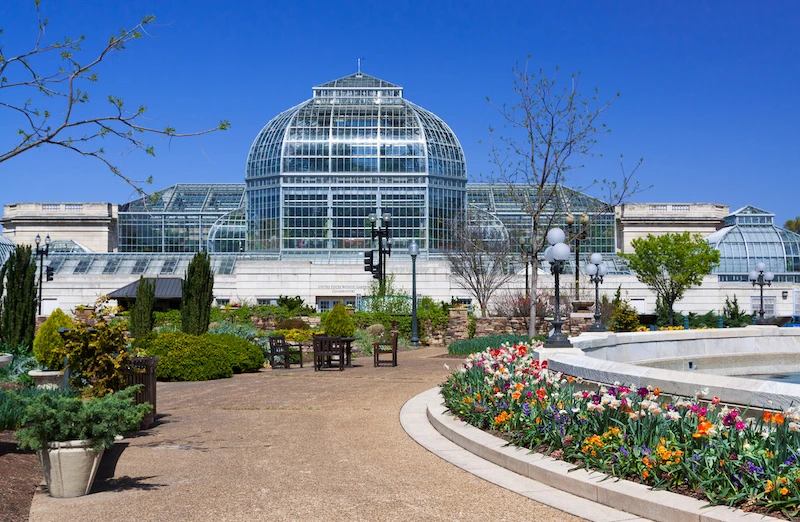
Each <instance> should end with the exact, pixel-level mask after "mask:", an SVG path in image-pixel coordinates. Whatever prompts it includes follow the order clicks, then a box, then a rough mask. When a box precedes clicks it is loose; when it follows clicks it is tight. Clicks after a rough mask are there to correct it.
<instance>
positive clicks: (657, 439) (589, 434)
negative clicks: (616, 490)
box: [441, 345, 800, 516]
mask: <svg viewBox="0 0 800 522" xmlns="http://www.w3.org/2000/svg"><path fill="white" fill-rule="evenodd" d="M441 393H442V396H443V397H444V399H445V405H446V406H447V407H448V408H449V409H450V411H451V412H453V413H454V414H455V415H457V416H458V417H459V418H460V419H462V420H463V421H465V422H468V423H470V424H472V425H475V426H478V427H480V428H483V429H491V430H496V431H500V432H502V433H503V434H504V436H506V437H507V438H508V440H511V441H512V442H513V443H514V444H517V445H520V446H524V447H527V448H530V449H533V450H539V451H543V452H545V453H549V454H550V455H551V456H553V457H555V458H561V459H564V460H567V461H570V462H574V463H576V464H577V465H578V467H585V468H590V469H596V470H598V471H602V472H604V473H607V474H609V475H614V476H617V477H621V478H626V479H629V480H633V481H637V482H641V483H644V484H647V485H650V486H652V487H654V488H659V489H670V490H673V491H687V490H688V491H693V492H698V493H701V494H702V495H704V496H705V497H706V498H707V499H708V500H709V502H710V503H711V504H726V505H730V506H742V507H752V506H764V508H765V510H767V511H771V510H780V511H782V512H784V513H785V514H787V515H789V516H795V515H796V514H797V513H798V511H800V462H799V460H800V407H792V408H789V409H787V410H785V411H781V412H766V413H764V415H763V416H758V417H755V418H754V417H752V416H747V415H745V413H746V412H742V411H740V410H739V409H736V408H730V407H726V406H723V405H721V404H720V402H719V399H717V398H716V397H714V398H707V397H705V394H706V393H707V391H705V390H701V391H699V392H697V394H696V396H695V397H693V398H674V397H665V396H663V395H662V394H661V391H660V390H659V389H658V388H652V387H634V386H625V385H623V384H620V383H614V384H613V385H589V384H588V383H585V382H583V381H582V380H581V379H576V378H574V377H571V376H567V375H563V374H561V373H558V372H553V371H550V370H549V369H548V368H547V364H546V362H545V363H540V362H539V361H536V360H534V359H533V357H532V354H531V347H530V346H528V345H504V346H501V347H500V348H497V349H488V350H486V351H485V352H482V353H478V354H473V355H470V356H469V357H468V358H467V359H466V361H465V364H464V367H463V368H462V369H461V370H460V371H458V372H455V373H453V374H452V375H451V376H450V377H449V378H448V379H447V381H445V383H444V384H442V387H441Z"/></svg>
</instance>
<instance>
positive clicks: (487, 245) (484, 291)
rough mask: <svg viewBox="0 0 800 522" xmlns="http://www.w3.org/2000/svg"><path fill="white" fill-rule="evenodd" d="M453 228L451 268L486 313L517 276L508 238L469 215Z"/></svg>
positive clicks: (457, 221)
mask: <svg viewBox="0 0 800 522" xmlns="http://www.w3.org/2000/svg"><path fill="white" fill-rule="evenodd" d="M450 229H451V238H452V240H451V241H452V243H451V248H450V250H448V251H447V252H445V255H446V256H447V260H448V261H449V262H450V270H451V272H452V274H453V275H454V276H455V278H456V280H457V281H458V282H459V283H460V284H461V285H462V286H463V287H464V288H465V289H467V290H469V291H470V292H471V293H472V295H473V296H474V297H475V299H476V300H477V301H478V304H479V305H480V307H481V312H482V313H483V314H484V315H485V314H486V312H487V309H488V307H489V300H490V299H491V298H492V295H493V294H494V293H495V292H496V291H497V290H499V289H500V288H501V287H503V286H504V285H505V284H506V283H507V282H508V281H509V280H510V279H511V278H512V277H514V275H515V271H514V269H515V268H516V266H515V258H514V255H513V253H512V249H511V245H510V243H509V240H508V237H507V236H503V235H498V234H497V231H496V230H493V229H491V228H490V227H486V226H484V224H482V223H480V222H477V220H475V219H474V218H471V219H468V217H467V215H462V216H461V217H458V218H456V219H454V220H453V221H452V222H451V226H450Z"/></svg>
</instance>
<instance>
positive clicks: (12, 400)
mask: <svg viewBox="0 0 800 522" xmlns="http://www.w3.org/2000/svg"><path fill="white" fill-rule="evenodd" d="M42 394H47V395H64V396H67V397H75V396H76V395H77V393H76V392H75V391H73V390H61V389H55V390H49V389H44V388H36V387H31V388H25V389H22V390H19V391H15V390H0V430H16V429H17V428H19V427H21V426H22V422H23V419H24V416H25V407H26V401H28V400H30V399H35V398H36V397H38V396H39V395H42Z"/></svg>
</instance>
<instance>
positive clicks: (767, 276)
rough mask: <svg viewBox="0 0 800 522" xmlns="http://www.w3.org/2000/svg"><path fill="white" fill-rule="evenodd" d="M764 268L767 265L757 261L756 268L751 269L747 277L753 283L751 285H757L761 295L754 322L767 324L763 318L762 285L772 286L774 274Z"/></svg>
mask: <svg viewBox="0 0 800 522" xmlns="http://www.w3.org/2000/svg"><path fill="white" fill-rule="evenodd" d="M766 269H767V265H765V264H764V263H758V264H757V265H756V269H755V270H752V271H751V272H750V275H749V277H748V279H750V282H751V283H753V286H756V285H758V286H759V293H760V295H761V300H760V305H759V308H758V320H757V321H756V324H768V323H767V321H766V319H764V286H772V280H773V279H775V274H774V273H772V272H765V270H766Z"/></svg>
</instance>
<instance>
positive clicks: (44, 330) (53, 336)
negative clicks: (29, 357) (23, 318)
mask: <svg viewBox="0 0 800 522" xmlns="http://www.w3.org/2000/svg"><path fill="white" fill-rule="evenodd" d="M59 328H72V318H71V317H70V316H68V315H67V314H65V313H64V312H62V311H61V308H56V309H55V310H53V313H51V314H50V317H48V318H47V320H46V321H45V322H44V323H42V326H40V327H39V331H38V332H37V333H36V338H35V339H34V340H33V356H34V357H35V358H36V362H38V363H39V364H41V365H42V366H44V367H45V368H48V369H50V370H60V369H61V368H63V367H64V356H63V355H61V354H59V353H56V352H54V350H56V349H63V348H64V338H63V337H62V336H61V334H60V333H58V329H59Z"/></svg>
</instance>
